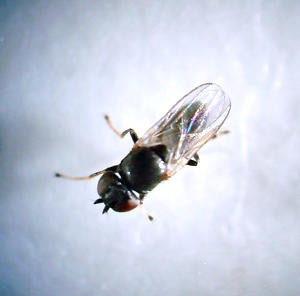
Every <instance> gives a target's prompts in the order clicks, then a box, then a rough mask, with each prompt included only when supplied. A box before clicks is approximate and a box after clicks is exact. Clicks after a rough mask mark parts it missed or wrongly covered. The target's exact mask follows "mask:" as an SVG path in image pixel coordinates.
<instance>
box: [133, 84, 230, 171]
mask: <svg viewBox="0 0 300 296" xmlns="http://www.w3.org/2000/svg"><path fill="white" fill-rule="evenodd" d="M229 111H230V99H229V98H228V97H227V96H226V94H225V93H224V91H223V90H222V88H221V87H220V86H218V85H217V84H214V83H206V84H202V85H200V86H198V87H196V88H195V89H193V90H192V91H190V92H189V93H188V94H186V95H185V96H184V97H183V98H182V99H181V100H179V101H178V102H177V103H176V104H175V105H174V106H173V107H172V108H171V109H170V110H169V111H168V113H167V114H166V115H165V116H164V117H162V118H161V119H160V120H159V121H158V122H157V123H156V124H154V125H153V126H152V127H151V128H150V129H149V130H148V131H147V132H146V133H145V134H144V135H143V137H141V138H139V139H138V141H137V142H136V143H135V146H139V147H141V146H147V147H149V146H155V145H160V144H163V145H166V147H167V149H168V156H167V176H166V177H170V176H172V175H174V174H175V173H176V172H177V171H178V170H179V169H180V168H181V167H183V166H184V165H185V164H186V163H187V162H188V161H189V159H191V158H192V157H193V156H194V155H195V153H197V151H198V150H199V149H200V148H201V147H202V146H203V145H204V144H205V143H206V142H207V141H209V140H210V139H211V137H213V136H214V135H215V133H216V132H217V131H218V130H219V128H220V127H221V126H222V124H223V123H224V121H225V119H226V118H227V116H228V114H229Z"/></svg>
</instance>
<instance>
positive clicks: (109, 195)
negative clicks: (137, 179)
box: [94, 172, 140, 214]
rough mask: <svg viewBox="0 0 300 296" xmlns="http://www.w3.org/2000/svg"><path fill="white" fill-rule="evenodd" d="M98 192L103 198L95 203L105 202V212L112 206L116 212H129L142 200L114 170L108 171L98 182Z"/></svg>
mask: <svg viewBox="0 0 300 296" xmlns="http://www.w3.org/2000/svg"><path fill="white" fill-rule="evenodd" d="M97 190H98V194H99V195H100V196H101V198H99V199H97V200H96V201H95V202H94V204H97V203H104V204H105V207H104V209H103V212H102V213H103V214H104V213H106V212H107V211H108V210H109V209H110V208H111V209H113V210H114V211H116V212H127V211H131V210H133V209H134V208H136V207H137V206H138V205H139V204H140V200H139V199H138V198H137V197H136V196H135V195H134V193H133V192H132V191H130V190H129V189H128V188H127V187H126V186H125V185H124V184H123V183H122V180H121V179H120V178H119V177H118V175H116V174H115V173H113V172H106V173H104V174H103V175H102V177H101V178H100V180H99V182H98V187H97Z"/></svg>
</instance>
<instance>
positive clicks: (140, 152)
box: [95, 145, 168, 213]
mask: <svg viewBox="0 0 300 296" xmlns="http://www.w3.org/2000/svg"><path fill="white" fill-rule="evenodd" d="M167 155H168V151H167V148H166V146H165V145H156V146H152V147H137V148H135V149H133V150H131V151H130V152H129V153H128V154H127V155H126V156H125V158H124V159H123V160H122V161H121V163H120V164H119V165H118V166H114V167H111V168H108V169H106V170H105V171H106V172H105V173H104V174H103V176H102V177H101V178H100V180H99V183H98V194H99V195H100V196H101V198H100V199H97V200H96V201H95V203H100V202H103V203H104V204H105V207H104V210H103V213H105V212H107V211H108V210H109V208H112V209H113V210H115V211H117V212H125V211H130V210H132V209H133V208H135V207H136V206H138V205H139V204H140V203H142V200H143V198H144V196H145V195H146V194H147V193H148V192H149V191H151V190H152V189H153V188H154V187H155V186H156V185H157V184H158V183H160V182H161V181H162V180H163V177H164V174H165V173H166V168H167V164H166V160H167ZM117 173H118V174H119V175H120V177H118V175H117ZM133 191H135V192H137V193H139V197H137V196H136V195H135V194H134V193H133Z"/></svg>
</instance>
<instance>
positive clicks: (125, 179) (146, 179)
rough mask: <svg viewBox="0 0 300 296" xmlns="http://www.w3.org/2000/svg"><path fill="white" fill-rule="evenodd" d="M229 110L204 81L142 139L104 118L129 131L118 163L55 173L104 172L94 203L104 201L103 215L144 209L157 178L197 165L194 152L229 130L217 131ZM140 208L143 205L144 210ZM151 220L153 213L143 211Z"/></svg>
mask: <svg viewBox="0 0 300 296" xmlns="http://www.w3.org/2000/svg"><path fill="white" fill-rule="evenodd" d="M230 108H231V103H230V99H229V98H228V96H227V95H226V94H225V93H224V91H223V90H222V89H221V87H220V86H218V85H217V84H214V83H205V84H202V85H200V86H198V87H196V88H195V89H193V90H192V91H190V92H189V93H188V94H186V95H185V96H184V97H183V98H182V99H180V100H179V101H178V102H177V103H176V104H175V105H174V106H173V107H172V108H171V109H170V110H169V111H168V112H167V114H166V115H165V116H163V117H162V118H161V119H160V120H159V121H158V122H157V123H155V124H154V125H153V126H152V127H151V128H150V129H149V130H148V131H147V132H146V133H145V134H144V135H143V136H142V137H141V138H139V137H138V136H137V134H136V132H135V131H134V130H133V129H131V128H129V129H127V130H125V131H124V132H122V133H119V132H118V130H117V129H115V127H114V126H113V125H112V123H111V121H110V119H109V117H108V116H107V115H105V119H106V121H107V123H108V125H109V126H110V128H111V129H112V130H113V131H114V132H115V133H116V134H117V135H118V136H120V137H121V138H123V137H124V136H125V135H127V134H128V133H129V134H130V136H131V138H132V140H133V142H134V145H133V147H132V149H131V151H130V152H129V153H128V154H127V155H126V156H125V157H124V158H123V159H122V161H121V162H120V163H119V164H118V165H114V166H111V167H108V168H106V169H104V170H101V171H98V172H96V173H93V174H91V175H89V176H85V177H70V176H67V175H63V174H60V173H56V174H55V176H56V177H61V178H65V179H71V180H88V179H91V178H94V177H96V176H98V175H102V176H101V178H100V180H99V182H98V187H97V189H98V194H99V196H100V198H99V199H97V200H96V201H95V202H94V203H95V204H98V203H104V209H103V212H102V213H106V212H107V211H108V210H109V209H113V210H114V211H116V212H126V211H130V210H133V209H134V208H136V207H137V206H140V207H141V208H142V204H143V200H144V197H145V196H146V194H147V193H148V192H149V191H151V190H152V189H153V188H154V187H155V186H157V185H158V184H159V183H160V182H161V181H164V180H167V179H169V178H170V177H172V176H173V175H174V174H175V173H176V172H178V170H179V169H181V168H182V167H183V166H185V165H190V166H196V165H197V164H198V161H199V156H198V154H197V152H198V150H199V149H200V148H201V147H202V146H203V145H205V144H206V143H207V142H208V141H210V140H212V139H214V138H216V137H217V136H219V135H222V134H226V133H228V131H219V129H220V127H221V126H222V124H223V123H224V121H225V119H226V118H227V116H228V114H229V111H230ZM142 209H143V208H142ZM144 212H145V213H146V214H147V216H148V218H149V219H150V220H152V219H153V217H152V216H151V215H150V214H149V213H147V212H146V211H145V210H144Z"/></svg>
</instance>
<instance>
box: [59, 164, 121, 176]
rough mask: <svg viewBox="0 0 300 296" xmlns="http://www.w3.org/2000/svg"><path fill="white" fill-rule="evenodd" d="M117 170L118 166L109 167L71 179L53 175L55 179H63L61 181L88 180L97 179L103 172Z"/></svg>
mask: <svg viewBox="0 0 300 296" xmlns="http://www.w3.org/2000/svg"><path fill="white" fill-rule="evenodd" d="M117 168H118V166H117V165H114V166H112V167H109V168H107V169H105V170H103V171H99V172H96V173H93V174H91V175H88V176H84V177H71V176H67V175H63V174H60V173H55V175H54V176H55V177H57V178H63V179H68V180H89V179H92V178H94V177H97V176H99V175H101V174H104V173H105V172H115V171H116V170H117Z"/></svg>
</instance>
